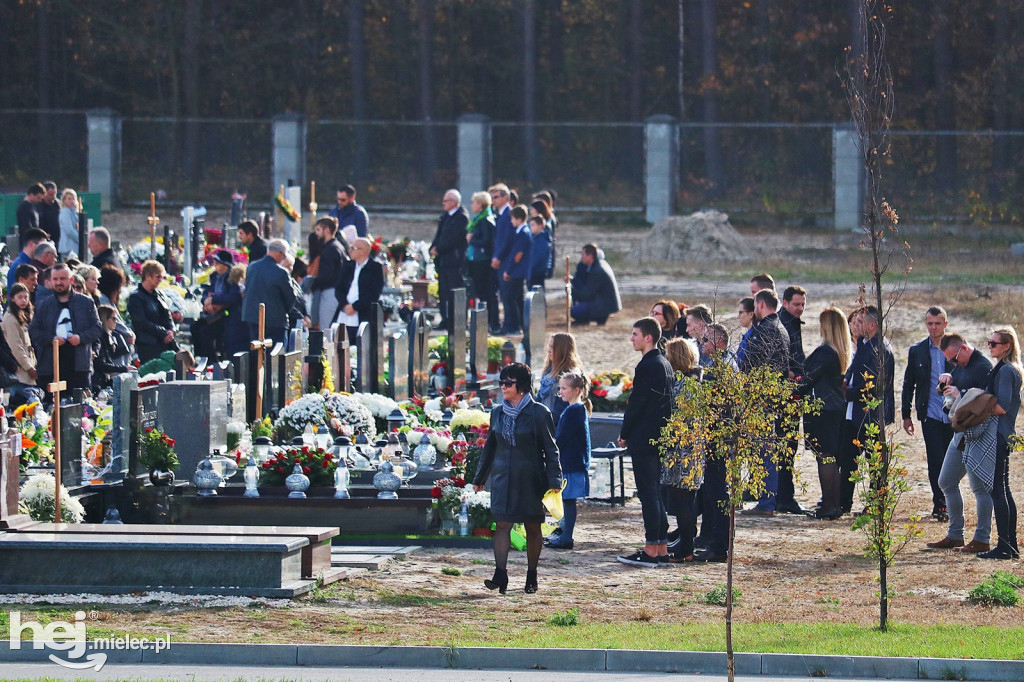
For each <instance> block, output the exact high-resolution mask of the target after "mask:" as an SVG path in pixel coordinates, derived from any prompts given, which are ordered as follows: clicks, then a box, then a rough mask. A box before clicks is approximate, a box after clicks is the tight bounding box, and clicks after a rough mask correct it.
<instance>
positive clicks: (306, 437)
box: [302, 424, 316, 448]
mask: <svg viewBox="0 0 1024 682" xmlns="http://www.w3.org/2000/svg"><path fill="white" fill-rule="evenodd" d="M314 440H316V435H315V434H314V433H313V425H312V424H306V428H305V429H303V431H302V445H304V446H306V447H307V448H311V447H313V441H314Z"/></svg>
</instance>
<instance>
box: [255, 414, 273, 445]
mask: <svg viewBox="0 0 1024 682" xmlns="http://www.w3.org/2000/svg"><path fill="white" fill-rule="evenodd" d="M249 435H251V436H252V437H253V439H254V440H255V439H256V438H259V437H260V436H266V437H267V438H273V437H274V425H273V423H271V421H270V417H269V416H267V417H264V418H263V419H257V420H256V421H254V422H253V423H252V424H251V425H250V426H249Z"/></svg>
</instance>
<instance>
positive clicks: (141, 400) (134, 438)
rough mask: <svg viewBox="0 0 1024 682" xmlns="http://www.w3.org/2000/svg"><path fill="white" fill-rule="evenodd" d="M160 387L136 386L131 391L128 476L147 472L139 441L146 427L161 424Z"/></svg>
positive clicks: (151, 427)
mask: <svg viewBox="0 0 1024 682" xmlns="http://www.w3.org/2000/svg"><path fill="white" fill-rule="evenodd" d="M159 395H160V392H159V387H158V386H146V387H145V388H136V389H133V390H132V392H131V396H130V399H129V424H130V425H129V429H128V474H127V476H141V475H143V474H145V473H147V472H146V467H144V466H143V465H142V463H141V462H139V443H140V440H141V438H142V436H143V434H144V433H145V431H146V429H155V428H158V427H159V426H160V420H159V415H158V413H157V408H158V405H159V400H160V399H159Z"/></svg>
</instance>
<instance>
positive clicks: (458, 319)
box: [447, 289, 466, 393]
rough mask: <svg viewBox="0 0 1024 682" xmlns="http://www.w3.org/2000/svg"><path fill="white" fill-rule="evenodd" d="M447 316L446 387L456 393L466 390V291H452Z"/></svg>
mask: <svg viewBox="0 0 1024 682" xmlns="http://www.w3.org/2000/svg"><path fill="white" fill-rule="evenodd" d="M448 310H449V315H448V357H447V360H448V385H449V386H451V387H452V389H453V390H454V391H455V392H456V393H461V392H462V391H464V390H465V388H466V290H465V289H452V298H451V306H450V307H449V309H448Z"/></svg>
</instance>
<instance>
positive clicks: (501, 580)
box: [484, 568, 508, 594]
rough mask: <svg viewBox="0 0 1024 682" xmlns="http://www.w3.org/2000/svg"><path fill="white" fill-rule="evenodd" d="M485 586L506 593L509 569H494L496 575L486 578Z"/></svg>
mask: <svg viewBox="0 0 1024 682" xmlns="http://www.w3.org/2000/svg"><path fill="white" fill-rule="evenodd" d="M484 587H486V588H487V589H488V590H497V591H498V592H499V593H500V594H505V590H507V589H508V571H506V570H504V569H501V568H496V569H494V577H492V578H491V579H490V580H485V581H484Z"/></svg>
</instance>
